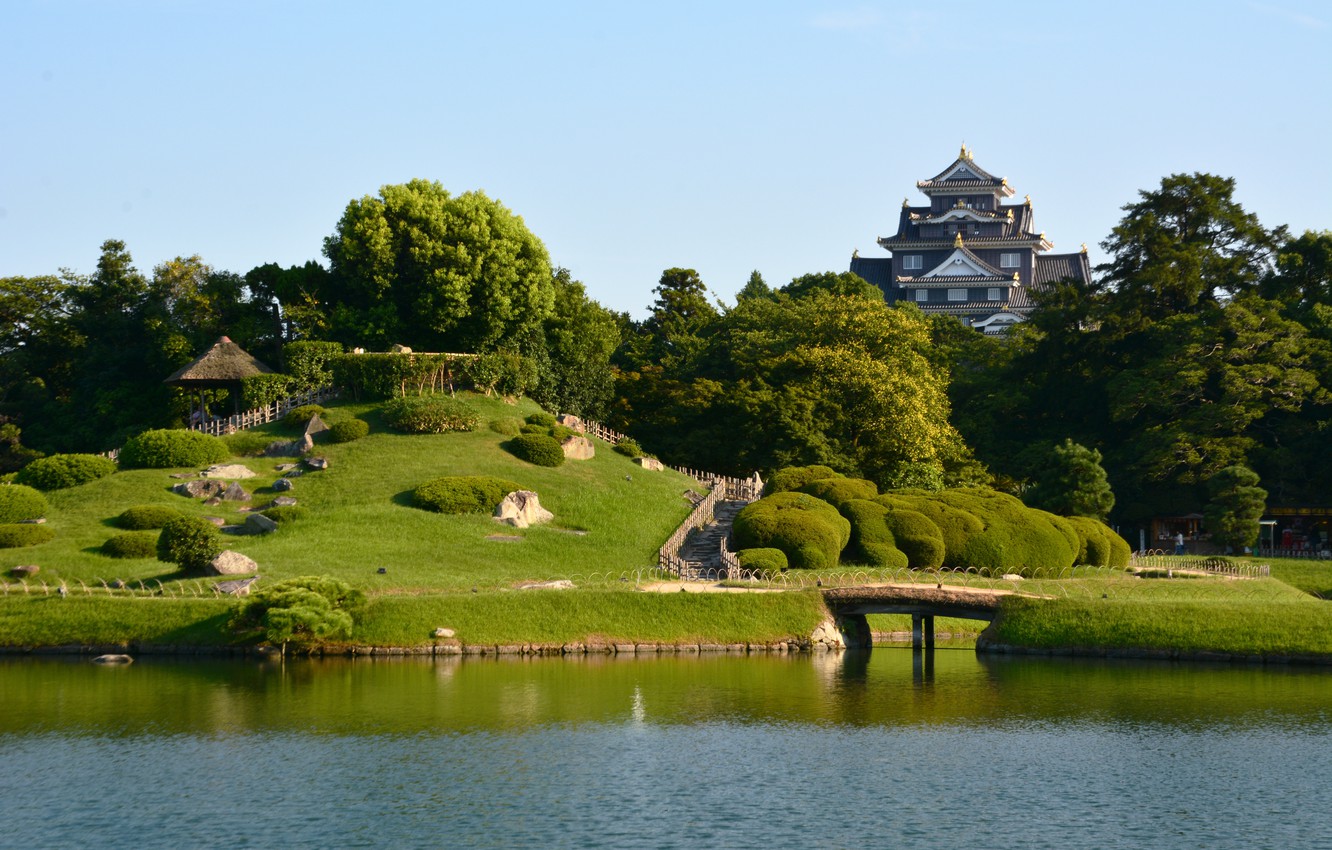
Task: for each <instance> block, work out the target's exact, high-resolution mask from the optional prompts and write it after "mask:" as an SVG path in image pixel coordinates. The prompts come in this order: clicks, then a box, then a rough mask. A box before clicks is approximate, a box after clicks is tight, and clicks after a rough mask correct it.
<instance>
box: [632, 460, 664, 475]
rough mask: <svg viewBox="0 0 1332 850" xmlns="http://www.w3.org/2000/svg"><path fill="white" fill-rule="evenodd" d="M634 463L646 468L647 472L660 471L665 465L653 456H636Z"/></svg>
mask: <svg viewBox="0 0 1332 850" xmlns="http://www.w3.org/2000/svg"><path fill="white" fill-rule="evenodd" d="M634 463H636V464H638V465H639V466H641V467H643V468H644V469H646V470H648V471H649V472H661V471H662V470H663V469H665V468H666V466H665V465H664V464H663V463H662V462H661V461H659V460H657V459H656V458H655V457H636V458H634Z"/></svg>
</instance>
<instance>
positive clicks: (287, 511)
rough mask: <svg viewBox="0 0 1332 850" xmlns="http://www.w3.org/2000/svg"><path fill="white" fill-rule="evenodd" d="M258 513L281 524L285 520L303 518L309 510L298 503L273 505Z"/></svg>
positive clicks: (290, 520) (291, 520) (292, 520)
mask: <svg viewBox="0 0 1332 850" xmlns="http://www.w3.org/2000/svg"><path fill="white" fill-rule="evenodd" d="M259 513H261V514H263V515H264V516H266V517H268V518H269V519H271V520H272V521H273V522H276V523H277V524H278V525H281V524H283V523H286V522H297V521H298V520H302V519H305V518H306V517H307V516H309V515H310V512H309V511H308V510H306V509H305V508H303V507H301V506H300V505H275V506H274V507H271V508H268V509H266V510H262V511H260V512H259Z"/></svg>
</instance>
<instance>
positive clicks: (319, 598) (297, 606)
mask: <svg viewBox="0 0 1332 850" xmlns="http://www.w3.org/2000/svg"><path fill="white" fill-rule="evenodd" d="M364 602H365V596H364V594H362V593H361V592H360V591H359V590H356V589H354V588H352V587H351V585H349V584H347V583H346V582H344V581H339V580H338V579H335V578H329V577H328V576H301V577H300V578H292V579H287V580H286V581H280V582H278V583H277V584H274V585H271V586H269V587H267V588H264V589H263V590H261V591H259V592H258V593H256V594H254V595H253V596H251V597H250V598H249V599H248V600H246V601H245V603H244V604H243V605H241V607H240V609H239V610H237V612H236V613H235V615H234V616H233V617H232V618H231V621H230V623H229V625H230V626H231V628H233V629H235V630H237V631H240V632H244V633H250V634H251V636H252V637H260V638H263V639H264V640H267V641H268V642H269V643H275V644H283V645H285V644H287V643H295V644H310V643H314V642H316V641H320V640H324V639H326V638H338V637H342V638H348V637H351V633H352V614H353V613H355V612H356V610H357V609H358V608H360V607H361V605H362V604H363V603H364Z"/></svg>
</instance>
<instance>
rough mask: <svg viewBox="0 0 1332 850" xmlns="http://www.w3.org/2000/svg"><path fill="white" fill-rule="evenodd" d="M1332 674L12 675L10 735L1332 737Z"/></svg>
mask: <svg viewBox="0 0 1332 850" xmlns="http://www.w3.org/2000/svg"><path fill="white" fill-rule="evenodd" d="M1330 705H1332V673H1329V672H1328V671H1324V670H1320V669H1302V668H1279V667H1278V668H1263V667H1254V666H1240V665H1237V666H1228V665H1207V664H1185V663H1174V662H1129V661H1104V660H1100V661H1093V660H1059V659H1030V658H1013V657H1003V656H997V657H991V656H977V655H975V654H974V653H972V652H970V651H965V650H937V651H935V652H920V651H913V650H910V649H884V648H880V649H877V650H875V651H873V652H871V653H862V652H848V653H842V654H825V655H791V656H750V657H735V656H715V657H708V656H703V657H688V658H683V657H673V656H661V657H649V658H644V657H629V658H624V657H601V656H592V657H587V658H578V659H525V658H503V659H465V660H464V659H433V660H431V659H411V658H396V659H373V660H370V659H325V660H299V661H292V660H288V661H285V662H284V661H280V660H279V661H235V660H226V661H212V660H204V661H195V660H191V661H182V660H166V659H156V658H141V659H140V660H139V661H138V663H136V664H134V665H131V666H129V667H122V668H106V667H100V666H96V665H92V664H88V663H86V662H84V661H80V660H58V659H34V660H28V659H23V660H6V661H4V662H0V709H3V711H4V714H5V716H6V717H7V718H8V722H7V724H6V729H5V730H4V731H3V732H0V734H10V735H13V734H23V733H29V732H34V731H42V730H60V731H61V732H62V733H66V734H68V733H70V732H74V731H81V732H85V733H95V734H112V735H138V734H160V733H166V732H169V733H186V734H226V733H229V732H233V731H236V730H249V731H259V730H268V731H289V732H307V733H313V734H343V735H381V734H432V733H440V732H449V731H467V730H475V729H489V730H495V731H504V730H522V729H531V728H536V727H541V726H549V725H579V724H589V723H592V724H617V723H636V724H658V725H663V724H664V725H684V726H690V725H700V724H708V723H718V722H726V723H754V722H763V723H817V724H827V723H834V724H840V725H845V726H853V727H854V726H921V725H923V726H941V725H966V724H975V723H984V724H988V725H1005V724H1008V725H1013V724H1028V723H1036V722H1039V723H1043V724H1060V723H1086V722H1089V721H1117V722H1127V723H1133V724H1164V725H1171V726H1177V727H1181V728H1189V729H1201V728H1208V727H1212V726H1216V725H1227V726H1233V725H1241V726H1245V725H1255V724H1263V725H1271V724H1274V723H1276V724H1287V725H1288V724H1295V725H1305V724H1324V723H1326V722H1327V720H1328V710H1329V709H1328V706H1330Z"/></svg>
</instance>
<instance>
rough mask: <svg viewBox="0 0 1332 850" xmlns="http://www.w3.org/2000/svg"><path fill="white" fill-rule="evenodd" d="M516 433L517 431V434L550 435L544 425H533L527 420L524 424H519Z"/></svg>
mask: <svg viewBox="0 0 1332 850" xmlns="http://www.w3.org/2000/svg"><path fill="white" fill-rule="evenodd" d="M518 433H519V434H545V435H546V436H547V437H549V436H550V429H549V428H547V427H546V426H544V425H533V424H532V423H531V422H527V423H525V424H523V425H521V426H519V428H518Z"/></svg>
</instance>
